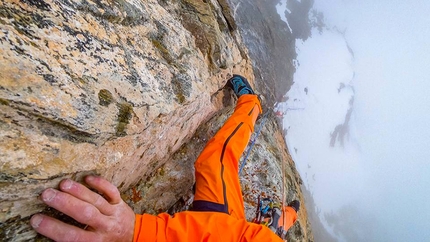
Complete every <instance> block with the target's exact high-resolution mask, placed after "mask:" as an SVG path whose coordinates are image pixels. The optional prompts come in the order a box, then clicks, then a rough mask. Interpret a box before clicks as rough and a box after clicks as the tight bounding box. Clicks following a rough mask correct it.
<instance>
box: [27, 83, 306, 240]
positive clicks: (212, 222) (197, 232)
mask: <svg viewBox="0 0 430 242" xmlns="http://www.w3.org/2000/svg"><path fill="white" fill-rule="evenodd" d="M227 85H228V86H229V87H231V88H232V89H233V91H234V93H235V94H236V95H237V97H238V101H237V105H236V109H235V111H234V113H233V115H232V116H231V117H230V118H229V119H228V120H227V121H226V122H225V124H224V125H223V127H222V128H221V129H220V130H219V131H218V132H217V134H216V135H215V136H214V137H213V138H212V139H211V140H210V141H209V142H208V144H207V145H206V147H205V148H204V149H203V151H202V153H201V154H200V156H199V157H198V159H197V161H196V162H195V165H194V166H195V175H196V193H195V197H194V202H193V206H192V209H191V211H185V212H179V213H176V214H174V215H173V216H171V215H169V214H167V213H161V214H158V215H157V216H154V215H149V214H143V215H139V214H134V213H133V211H132V210H131V208H130V207H129V206H128V205H127V204H126V203H125V202H124V201H123V200H122V199H121V197H120V194H119V191H118V189H117V188H116V187H115V186H113V185H112V184H111V183H109V182H108V181H106V180H105V179H103V178H101V177H96V176H87V177H86V178H85V181H86V183H87V184H88V185H89V186H90V187H92V188H94V189H96V190H98V191H99V192H100V193H102V194H103V195H104V197H102V196H100V195H99V194H97V193H95V192H92V191H91V190H89V189H88V188H87V187H85V186H83V185H81V184H79V183H77V182H74V181H72V180H69V179H66V180H63V181H62V182H61V183H60V190H61V191H59V190H55V189H52V188H49V189H46V190H45V191H44V192H43V193H42V196H41V197H42V200H43V201H44V202H45V203H46V204H47V205H49V206H51V207H53V208H55V209H57V210H59V211H61V212H63V213H65V214H67V215H69V216H71V217H72V218H74V219H75V220H76V221H78V222H80V223H83V224H87V226H88V227H86V229H80V228H77V227H75V226H72V225H69V224H66V223H63V222H61V221H58V220H56V219H54V218H51V217H49V216H46V215H43V214H36V215H34V216H33V217H32V218H31V220H30V223H31V225H32V227H33V228H34V229H35V230H36V231H37V232H38V233H41V234H43V235H45V236H47V237H49V238H52V239H54V240H59V241H139V242H144V241H163V242H164V241H221V240H223V241H282V239H281V238H280V237H279V236H281V237H282V236H284V235H285V234H282V232H285V231H286V230H288V229H289V228H290V227H291V226H292V225H293V224H294V222H295V221H296V219H297V211H298V209H299V203H298V201H296V200H295V201H293V202H292V203H290V204H289V206H285V207H283V209H282V211H281V210H278V211H280V213H281V214H282V215H281V216H278V219H279V220H278V219H277V220H276V221H275V222H274V224H272V225H271V226H270V228H269V227H266V226H264V225H261V224H255V223H250V222H247V221H246V219H245V214H244V203H243V196H242V192H241V189H240V184H239V176H238V161H239V158H240V156H241V154H242V153H243V151H244V150H245V148H246V146H247V144H248V142H249V139H250V136H251V133H252V132H253V129H254V125H255V122H256V120H257V117H258V115H259V114H260V113H261V106H260V102H259V100H258V98H257V96H256V95H255V94H254V91H253V90H252V88H251V86H250V85H249V83H248V82H247V80H246V79H245V78H244V77H242V76H239V75H234V76H233V77H232V78H231V79H230V80H228V83H227ZM278 235H279V236H278Z"/></svg>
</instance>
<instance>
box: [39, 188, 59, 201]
mask: <svg viewBox="0 0 430 242" xmlns="http://www.w3.org/2000/svg"><path fill="white" fill-rule="evenodd" d="M56 195H57V192H56V191H55V190H54V189H52V188H49V189H46V190H45V191H44V192H43V193H42V199H43V201H44V202H50V201H51V200H52V199H53V198H54V197H55V196H56Z"/></svg>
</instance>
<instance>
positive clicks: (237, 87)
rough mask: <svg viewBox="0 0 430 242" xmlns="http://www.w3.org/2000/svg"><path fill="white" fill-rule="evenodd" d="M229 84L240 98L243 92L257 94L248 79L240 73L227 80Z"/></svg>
mask: <svg viewBox="0 0 430 242" xmlns="http://www.w3.org/2000/svg"><path fill="white" fill-rule="evenodd" d="M227 86H229V87H230V88H231V89H233V92H234V94H236V96H237V97H238V98H239V97H240V96H242V95H243V94H255V93H254V90H252V87H251V85H249V82H248V80H246V78H245V77H243V76H240V75H236V74H235V75H233V77H232V78H230V79H229V80H228V81H227Z"/></svg>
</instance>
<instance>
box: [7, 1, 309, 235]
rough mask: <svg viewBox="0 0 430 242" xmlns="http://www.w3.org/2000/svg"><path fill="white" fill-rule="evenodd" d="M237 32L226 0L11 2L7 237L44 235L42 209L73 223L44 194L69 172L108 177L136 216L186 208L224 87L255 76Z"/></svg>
mask: <svg viewBox="0 0 430 242" xmlns="http://www.w3.org/2000/svg"><path fill="white" fill-rule="evenodd" d="M236 28H237V27H236V24H235V23H234V20H233V17H232V14H231V10H230V9H229V7H228V4H227V3H226V1H225V0H220V1H215V0H210V1H200V0H183V1H178V0H171V1H168V0H159V1H155V0H149V1H134V0H127V1H124V0H121V1H99V0H93V1H88V0H86V1H80V0H66V1H56V0H38V1H33V0H21V1H18V0H5V1H2V2H1V3H0V29H1V31H0V50H1V55H0V211H1V212H0V240H2V241H28V240H44V239H43V238H41V236H37V235H36V233H35V232H34V231H33V230H32V229H31V228H30V227H29V223H28V221H29V218H30V216H31V215H32V214H34V213H37V212H41V211H43V212H44V213H47V214H51V215H53V216H56V217H59V218H61V219H62V220H66V221H70V219H69V218H67V217H66V216H64V215H62V214H60V213H58V212H55V211H54V210H52V209H50V208H47V207H46V206H45V205H43V203H42V202H41V201H39V200H38V195H39V194H40V193H41V191H43V189H45V188H48V187H56V186H58V183H59V182H60V181H61V180H62V179H64V178H66V177H69V178H72V179H74V180H77V181H81V180H82V177H83V176H84V175H86V174H99V175H101V176H103V177H105V178H107V179H108V180H110V181H112V182H113V183H114V184H115V185H117V186H118V187H119V189H120V191H121V192H122V197H123V198H124V199H125V200H126V201H127V202H128V203H129V204H130V205H131V206H132V207H133V209H134V210H135V211H136V212H144V211H147V212H151V213H157V212H160V211H166V210H168V209H169V208H170V209H171V211H179V210H182V209H184V208H186V207H187V204H189V202H190V201H191V199H192V193H191V187H192V184H193V182H194V177H193V162H194V160H195V158H196V157H197V155H198V153H199V152H200V150H201V149H202V148H203V146H204V145H205V142H206V141H207V139H208V138H210V137H211V136H212V135H213V134H214V132H216V130H217V129H218V128H219V126H220V125H221V124H222V122H223V120H222V119H223V118H225V117H226V115H227V114H228V112H227V111H228V110H224V109H223V108H224V107H225V106H230V107H231V106H232V100H231V98H230V93H226V92H225V91H219V90H220V89H221V88H222V87H223V86H224V84H225V80H226V79H227V78H228V77H229V75H230V74H231V73H241V74H242V75H244V76H246V77H248V78H249V80H250V81H251V82H253V70H252V67H251V64H250V60H249V58H248V54H247V50H246V48H245V47H244V46H243V44H242V40H241V37H240V36H239V35H238V33H237V31H235V30H236ZM220 110H222V111H221V112H220ZM230 111H231V109H230ZM215 114H217V115H215ZM214 115H215V118H214V119H212V121H208V120H210V118H211V117H212V116H214ZM198 127H200V128H199V129H198ZM205 127H206V128H205ZM217 127H218V128H217ZM197 129H198V131H197V132H196V130H197ZM274 129H275V127H274ZM273 142H281V141H280V140H277V141H273ZM281 146H282V147H284V145H283V144H281ZM265 155H267V156H269V155H270V154H266V153H265ZM268 159H269V158H268ZM270 159H272V158H270ZM247 169H248V168H247ZM247 174H251V171H249V172H248V171H247ZM291 177H292V178H291V180H292V182H291V184H295V182H296V181H297V178H295V175H291ZM278 178H279V175H278V176H277V177H276V179H278ZM247 179H248V178H247ZM276 179H275V180H273V182H275V183H276V182H277V183H276V184H278V185H277V186H280V185H279V181H276ZM256 182H257V183H258V182H259V180H256ZM291 184H289V186H290V185H291ZM253 186H254V185H253ZM290 187H294V186H292V185H291V186H290ZM258 188H260V187H258ZM261 188H263V187H261ZM245 189H246V187H245ZM291 189H293V188H291ZM294 189H295V188H294ZM294 189H293V190H294ZM279 191H280V190H279V189H278V192H279ZM295 191H297V192H298V191H299V190H298V189H297V190H295ZM294 194H296V193H294V192H293V193H292V194H290V195H291V196H293V197H295V196H300V195H294ZM253 196H254V194H250V195H249V201H248V200H247V201H248V202H249V203H251V200H253V199H254V198H255V196H254V197H253ZM247 209H250V208H248V207H247ZM302 216H304V215H302ZM304 220H305V218H304V217H303V218H302V217H301V221H304ZM304 224H306V223H304ZM300 226H301V227H300V228H304V227H303V226H304V225H302V223H301V225H300ZM303 238H307V237H303Z"/></svg>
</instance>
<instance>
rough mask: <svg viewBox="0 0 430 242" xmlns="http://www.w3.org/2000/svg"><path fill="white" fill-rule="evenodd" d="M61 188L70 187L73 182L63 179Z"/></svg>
mask: <svg viewBox="0 0 430 242" xmlns="http://www.w3.org/2000/svg"><path fill="white" fill-rule="evenodd" d="M61 185H62V187H63V189H70V188H71V187H72V185H73V182H72V181H71V180H69V179H66V180H65V181H63V184H61Z"/></svg>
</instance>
